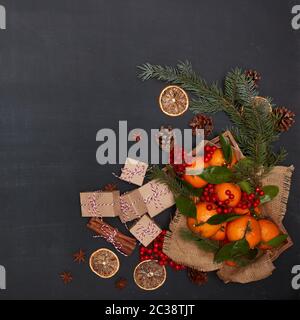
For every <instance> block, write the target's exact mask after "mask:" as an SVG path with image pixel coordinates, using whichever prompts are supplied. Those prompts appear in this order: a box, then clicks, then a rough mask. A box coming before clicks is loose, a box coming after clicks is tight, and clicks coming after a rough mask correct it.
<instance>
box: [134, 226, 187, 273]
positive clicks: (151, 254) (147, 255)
mask: <svg viewBox="0 0 300 320" xmlns="http://www.w3.org/2000/svg"><path fill="white" fill-rule="evenodd" d="M166 233H167V231H166V230H163V231H162V232H161V234H160V235H159V236H158V238H156V239H155V241H154V243H153V246H152V248H146V247H141V248H140V260H141V261H145V260H157V261H158V263H159V264H160V265H161V266H167V265H169V266H170V267H172V268H173V269H174V270H176V271H180V270H184V269H185V268H186V267H185V266H182V265H179V264H177V263H175V262H174V261H172V260H171V259H170V258H169V257H168V256H167V255H166V254H164V253H163V251H162V248H163V244H164V239H165V235H166Z"/></svg>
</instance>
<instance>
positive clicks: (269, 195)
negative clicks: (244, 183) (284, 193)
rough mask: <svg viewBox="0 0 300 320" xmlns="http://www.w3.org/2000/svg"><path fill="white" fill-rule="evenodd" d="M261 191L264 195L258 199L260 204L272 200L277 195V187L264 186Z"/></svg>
mask: <svg viewBox="0 0 300 320" xmlns="http://www.w3.org/2000/svg"><path fill="white" fill-rule="evenodd" d="M262 190H263V191H264V193H265V194H264V195H263V196H261V197H260V203H266V202H269V201H271V200H273V199H274V198H275V197H276V196H277V194H278V193H279V188H278V187H277V186H271V185H270V186H264V187H263V188H262Z"/></svg>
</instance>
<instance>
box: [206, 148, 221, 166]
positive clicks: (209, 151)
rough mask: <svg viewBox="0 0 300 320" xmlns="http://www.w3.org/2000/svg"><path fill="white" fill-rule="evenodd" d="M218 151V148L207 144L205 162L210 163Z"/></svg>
mask: <svg viewBox="0 0 300 320" xmlns="http://www.w3.org/2000/svg"><path fill="white" fill-rule="evenodd" d="M217 149H218V148H217V147H216V146H210V145H208V144H207V145H206V146H205V147H204V162H206V163H207V162H209V161H210V160H211V158H212V157H213V155H214V153H215V151H216V150H217Z"/></svg>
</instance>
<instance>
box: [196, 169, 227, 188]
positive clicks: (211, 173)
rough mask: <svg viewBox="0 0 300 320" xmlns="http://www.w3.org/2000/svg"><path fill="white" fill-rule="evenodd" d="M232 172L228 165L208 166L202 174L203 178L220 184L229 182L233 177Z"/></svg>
mask: <svg viewBox="0 0 300 320" xmlns="http://www.w3.org/2000/svg"><path fill="white" fill-rule="evenodd" d="M232 176H233V174H232V172H231V170H229V169H228V168H226V167H219V166H217V167H208V168H206V169H204V170H203V173H202V174H201V175H200V177H201V178H202V179H204V180H205V181H207V182H208V183H212V184H220V183H223V182H229V181H231V179H232Z"/></svg>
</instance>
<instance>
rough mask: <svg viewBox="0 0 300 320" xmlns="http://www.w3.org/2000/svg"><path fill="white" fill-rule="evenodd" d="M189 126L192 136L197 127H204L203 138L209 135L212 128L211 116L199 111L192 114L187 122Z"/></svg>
mask: <svg viewBox="0 0 300 320" xmlns="http://www.w3.org/2000/svg"><path fill="white" fill-rule="evenodd" d="M189 126H190V127H191V128H192V130H193V135H194V136H195V135H196V134H197V132H196V130H197V129H204V137H205V138H207V137H208V136H210V135H211V133H212V132H213V129H214V124H213V120H212V118H211V117H209V116H206V115H204V114H200V113H199V114H196V115H195V116H194V118H193V119H192V120H191V121H190V122H189Z"/></svg>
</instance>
